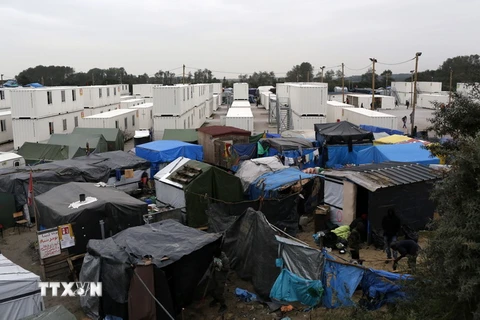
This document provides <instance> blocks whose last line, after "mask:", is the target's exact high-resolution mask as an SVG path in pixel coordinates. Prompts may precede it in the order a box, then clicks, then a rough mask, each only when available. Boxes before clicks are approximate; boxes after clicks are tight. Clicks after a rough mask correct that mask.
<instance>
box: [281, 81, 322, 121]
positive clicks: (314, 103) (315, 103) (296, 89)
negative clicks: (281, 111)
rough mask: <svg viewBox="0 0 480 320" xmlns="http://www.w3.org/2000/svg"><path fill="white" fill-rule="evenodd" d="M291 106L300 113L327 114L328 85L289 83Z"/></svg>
mask: <svg viewBox="0 0 480 320" xmlns="http://www.w3.org/2000/svg"><path fill="white" fill-rule="evenodd" d="M289 97H290V108H291V109H292V111H293V112H295V113H297V114H299V115H305V116H307V115H311V116H326V115H327V99H328V85H327V84H326V83H318V84H300V85H298V84H292V85H289Z"/></svg>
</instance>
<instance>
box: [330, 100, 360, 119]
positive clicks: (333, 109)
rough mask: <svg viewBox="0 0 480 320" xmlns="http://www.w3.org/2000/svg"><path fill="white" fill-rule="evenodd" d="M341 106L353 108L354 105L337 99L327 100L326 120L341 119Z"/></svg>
mask: <svg viewBox="0 0 480 320" xmlns="http://www.w3.org/2000/svg"><path fill="white" fill-rule="evenodd" d="M343 108H354V106H352V105H351V104H346V103H342V102H338V101H327V122H337V121H338V120H340V121H343Z"/></svg>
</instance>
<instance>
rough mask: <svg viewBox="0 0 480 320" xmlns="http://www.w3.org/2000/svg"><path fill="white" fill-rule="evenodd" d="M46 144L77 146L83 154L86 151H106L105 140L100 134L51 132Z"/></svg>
mask: <svg viewBox="0 0 480 320" xmlns="http://www.w3.org/2000/svg"><path fill="white" fill-rule="evenodd" d="M48 144H59V145H65V146H70V147H79V148H81V149H82V151H83V152H84V153H85V154H87V151H88V153H101V152H107V151H108V145H107V141H106V140H105V138H104V137H103V135H101V134H78V133H77V134H74V133H72V134H52V135H51V136H50V139H49V140H48ZM87 144H88V150H87Z"/></svg>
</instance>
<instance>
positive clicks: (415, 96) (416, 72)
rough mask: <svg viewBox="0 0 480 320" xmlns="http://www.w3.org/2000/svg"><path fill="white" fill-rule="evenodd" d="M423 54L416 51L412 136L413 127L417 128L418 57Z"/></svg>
mask: <svg viewBox="0 0 480 320" xmlns="http://www.w3.org/2000/svg"><path fill="white" fill-rule="evenodd" d="M421 55H422V53H421V52H417V53H415V83H414V86H413V104H412V136H413V135H414V132H413V129H414V128H415V106H416V104H417V79H418V57H420V56H421ZM415 133H416V132H415Z"/></svg>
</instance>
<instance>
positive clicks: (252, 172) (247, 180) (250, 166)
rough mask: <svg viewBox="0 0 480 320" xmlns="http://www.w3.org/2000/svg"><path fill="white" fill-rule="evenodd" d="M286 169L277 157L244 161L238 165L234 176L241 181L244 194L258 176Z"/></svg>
mask: <svg viewBox="0 0 480 320" xmlns="http://www.w3.org/2000/svg"><path fill="white" fill-rule="evenodd" d="M286 168H288V166H285V165H284V164H283V163H282V162H281V161H280V159H279V157H265V158H258V159H252V160H246V161H244V162H242V163H241V164H240V166H239V167H238V170H237V172H236V173H235V176H237V177H239V178H240V180H242V185H243V190H244V191H245V192H246V191H247V190H248V187H249V186H250V184H252V183H253V182H254V181H255V180H256V179H257V178H258V177H259V176H261V175H263V174H264V173H267V172H274V171H278V170H283V169H286Z"/></svg>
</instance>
